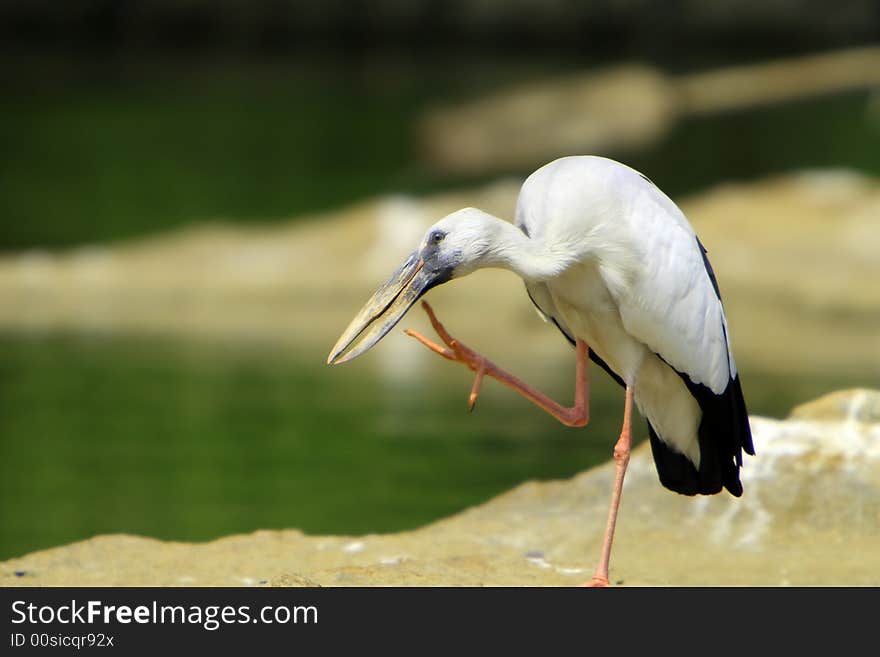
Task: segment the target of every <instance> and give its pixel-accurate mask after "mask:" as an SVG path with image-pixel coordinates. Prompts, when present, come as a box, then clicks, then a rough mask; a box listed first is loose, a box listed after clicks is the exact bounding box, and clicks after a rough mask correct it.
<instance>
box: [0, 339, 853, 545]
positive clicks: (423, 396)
mask: <svg viewBox="0 0 880 657" xmlns="http://www.w3.org/2000/svg"><path fill="white" fill-rule="evenodd" d="M0 351H2V354H3V357H2V359H0V407H2V409H3V411H2V419H0V437H2V440H0V527H2V528H3V531H2V532H0V558H6V557H10V556H14V555H18V554H23V553H25V552H28V551H32V550H35V549H40V548H46V547H50V546H54V545H58V544H62V543H66V542H70V541H74V540H79V539H83V538H87V537H89V536H93V535H95V534H102V533H114V532H130V533H135V534H143V535H148V536H154V537H158V538H165V539H174V540H207V539H211V538H214V537H217V536H222V535H225V534H229V533H234V532H247V531H252V530H256V529H260V528H285V527H298V528H301V529H303V530H305V531H307V532H311V533H324V532H333V533H362V532H377V531H393V530H399V529H405V528H412V527H416V526H419V525H421V524H424V523H426V522H430V521H432V520H435V519H437V518H440V517H443V516H445V515H448V514H450V513H454V512H456V511H459V510H461V509H464V508H466V507H468V506H470V505H473V504H476V503H479V502H482V501H484V500H486V499H488V498H489V497H491V496H492V495H495V494H497V493H500V492H502V491H504V490H506V489H508V488H511V487H512V486H515V485H517V484H519V483H521V482H523V481H525V480H528V479H552V478H561V477H569V476H572V475H574V474H576V473H578V472H580V471H582V470H583V469H585V468H587V467H589V466H590V465H593V464H596V463H599V462H601V461H603V460H605V459H607V458H608V457H609V455H610V452H611V448H612V446H613V444H614V441H615V439H616V437H617V432H618V431H619V423H620V421H621V413H622V403H623V396H622V393H621V391H620V390H619V389H618V388H617V387H616V386H615V385H614V384H613V383H611V382H610V381H609V380H608V379H607V377H605V376H604V374H602V373H600V372H598V370H595V372H596V375H595V377H594V383H593V391H592V406H591V409H592V419H591V422H590V425H589V426H588V427H586V428H584V429H567V428H565V427H562V426H560V425H558V424H557V423H556V422H555V421H554V420H552V419H551V418H549V417H548V416H546V415H545V414H544V413H543V412H541V411H539V410H537V409H535V408H534V407H532V406H531V405H530V404H528V403H527V402H526V401H525V400H522V399H520V398H518V397H516V396H515V395H514V394H513V393H511V392H510V391H507V390H506V389H503V388H501V387H500V386H497V385H494V384H493V383H492V382H489V383H488V384H487V385H486V387H485V391H484V393H483V395H482V397H481V399H480V402H479V405H478V407H477V409H476V410H475V411H474V412H473V413H468V412H467V410H466V409H465V403H464V399H465V396H466V393H467V391H468V389H469V386H470V381H469V378H468V376H467V373H466V372H464V370H461V371H460V372H454V370H455V369H456V368H449V366H448V365H447V364H445V363H442V362H439V361H438V362H437V363H436V365H435V369H432V370H431V372H430V374H431V376H428V377H426V378H425V379H424V380H419V381H417V382H414V383H412V384H409V385H406V386H400V387H394V386H391V385H384V384H382V383H381V381H380V380H377V379H374V378H372V377H371V376H368V375H367V374H364V373H363V370H360V371H361V372H362V373H361V374H360V375H359V376H352V374H351V371H350V370H346V369H345V368H328V367H326V366H323V365H322V364H321V361H322V358H321V356H322V354H318V355H316V356H315V357H314V358H310V359H309V361H308V362H304V361H303V360H302V359H298V358H296V357H293V356H289V355H287V354H286V353H284V351H283V350H282V349H281V348H277V347H276V348H270V347H268V346H267V347H257V346H250V347H245V346H241V345H238V346H236V345H230V344H210V343H209V344H202V343H194V342H185V341H170V340H160V339H147V338H143V339H135V338H106V337H104V338H99V337H83V336H79V337H75V336H69V335H68V336H65V335H49V336H40V337H35V336H21V335H4V336H3V337H2V338H0ZM568 374H569V373H565V375H564V376H562V375H561V376H560V377H559V379H560V380H559V382H558V384H556V385H555V386H554V387H552V388H550V389H549V392H550V393H551V394H553V395H554V396H556V397H557V398H558V399H560V400H567V399H570V397H571V390H570V388H569V383H570V377H569V376H568ZM743 377H744V383H745V387H746V395H747V397H748V401H749V405H750V408H751V410H752V411H753V412H755V413H760V414H765V415H782V414H784V413H785V412H787V410H788V409H789V408H790V407H791V406H792V404H794V403H797V402H799V401H802V400H804V399H809V398H811V397H814V396H817V395H819V394H822V393H824V392H827V391H829V390H833V389H835V388H838V387H842V386H845V385H852V383H853V382H852V381H848V380H846V379H844V378H843V377H841V378H840V379H837V380H835V379H833V378H827V379H821V380H818V379H809V378H804V377H786V376H783V375H779V374H774V375H771V374H767V373H762V372H749V371H748V370H747V371H746V372H744V373H743ZM637 426H638V429H637V432H638V434H639V435H644V425H643V424H642V423H641V421H640V423H639V424H638V425H637ZM658 485H659V484H658Z"/></svg>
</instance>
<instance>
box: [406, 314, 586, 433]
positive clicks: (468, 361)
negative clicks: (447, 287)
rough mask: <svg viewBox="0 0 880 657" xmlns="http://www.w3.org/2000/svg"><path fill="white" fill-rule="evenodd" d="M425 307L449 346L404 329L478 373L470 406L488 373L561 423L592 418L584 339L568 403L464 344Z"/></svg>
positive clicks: (580, 342) (572, 423) (581, 423)
mask: <svg viewBox="0 0 880 657" xmlns="http://www.w3.org/2000/svg"><path fill="white" fill-rule="evenodd" d="M422 308H424V309H425V312H426V313H427V314H428V318H429V319H430V320H431V325H432V326H433V327H434V330H435V331H436V332H437V335H439V336H440V339H441V340H443V342H444V344H446V347H443V346H441V345H439V344H436V343H434V342H432V341H431V340H429V339H428V338H426V337H425V336H423V335H422V334H421V333H417V332H416V331H413V330H410V329H406V331H405V333H406V334H407V335H409V336H410V337H413V338H415V339H416V340H418V341H419V342H421V343H422V344H423V345H425V346H426V347H428V349H430V350H431V351H433V352H435V353H438V354H440V355H441V356H443V357H444V358H446V359H448V360H452V361H456V362H459V363H464V364H465V365H467V366H468V367H469V368H470V369H471V370H472V371H473V372H474V373H475V374H476V376H475V378H474V385H473V387H472V388H471V394H470V398H469V400H468V403H469V405H470V407H471V408H473V407H474V404H475V403H476V401H477V396H478V395H479V394H480V386H481V385H482V383H483V379H484V378H485V377H487V376H489V377H492V378H493V379H497V380H498V381H500V382H501V383H503V384H504V385H506V386H507V387H508V388H511V389H513V390H515V391H516V392H518V393H519V394H521V395H522V396H523V397H525V398H526V399H528V400H529V401H531V402H532V403H534V404H536V405H537V406H539V407H541V408H543V409H544V410H545V411H547V412H548V413H549V414H550V415H552V416H553V417H555V418H556V419H557V420H559V421H560V422H562V424H564V425H566V426H570V427H582V426H584V425H585V424H587V422H589V420H590V406H589V396H590V379H589V373H588V370H587V358H588V356H589V347H587V344H586V343H585V342H584V341H583V340H577V371H576V373H575V393H574V397H575V398H574V406H572V407H570V408H569V407H566V406H562V405H561V404H558V403H557V402H555V401H553V400H552V399H550V397H548V396H547V395H545V394H544V393H543V392H541V391H540V390H537V389H535V388H533V387H532V386H530V385H528V384H527V383H525V382H524V381H522V380H520V379H518V378H517V377H515V376H514V375H513V374H510V373H509V372H506V371H505V370H503V369H501V368H500V367H498V366H497V365H495V364H494V363H493V362H492V361H490V360H489V359H488V358H486V357H485V356H483V355H481V354H478V353H477V352H475V351H473V350H472V349H470V348H468V347H466V346H464V345H463V344H461V342H459V341H458V340H456V339H455V338H453V337H452V336H451V335H449V333H448V332H447V331H446V329H445V328H444V326H443V324H441V323H440V321H439V320H438V319H437V316H436V315H435V314H434V311H433V310H432V309H431V306H430V305H428V302H426V301H423V302H422Z"/></svg>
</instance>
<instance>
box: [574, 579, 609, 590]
mask: <svg viewBox="0 0 880 657" xmlns="http://www.w3.org/2000/svg"><path fill="white" fill-rule="evenodd" d="M580 586H582V587H587V588H601V589H604V588H608V586H610V585H609V584H608V578H607V577H593V579H591V580H590V581H589V582H584V583H583V584H581V585H580Z"/></svg>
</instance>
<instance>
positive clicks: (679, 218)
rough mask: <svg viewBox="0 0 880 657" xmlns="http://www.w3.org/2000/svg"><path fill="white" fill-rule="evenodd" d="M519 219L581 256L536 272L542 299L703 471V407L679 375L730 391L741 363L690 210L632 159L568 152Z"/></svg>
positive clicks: (549, 246) (535, 186)
mask: <svg viewBox="0 0 880 657" xmlns="http://www.w3.org/2000/svg"><path fill="white" fill-rule="evenodd" d="M516 225H517V226H518V227H519V228H520V229H521V230H522V231H523V232H524V233H526V234H527V235H528V236H529V237H530V239H531V240H533V241H534V242H536V243H538V244H540V245H541V247H542V248H543V249H544V250H546V251H548V252H551V253H552V252H553V251H555V250H567V251H568V252H569V253H571V252H579V257H578V259H577V260H576V262H574V263H572V264H571V265H569V266H568V267H567V268H566V269H565V270H564V271H562V272H561V273H559V274H558V275H556V276H554V277H552V278H550V279H547V280H544V281H534V280H533V281H529V280H526V288H527V289H528V291H529V294H530V296H531V297H532V300H533V301H534V303H535V305H536V306H537V307H538V309H539V310H540V311H541V313H542V314H543V315H545V317H547V318H548V319H552V320H555V321H556V322H557V323H558V324H559V328H560V330H561V331H562V332H563V333H565V334H567V335H568V336H569V338H570V339H571V338H580V339H582V340H584V341H585V342H586V343H587V344H588V345H589V346H590V349H591V350H592V351H593V352H595V353H596V354H597V355H598V356H599V357H600V358H601V359H602V360H603V361H604V362H605V363H606V364H607V365H608V367H609V368H610V369H611V370H612V371H613V372H614V373H616V374H617V375H618V376H619V377H620V378H621V379H622V380H623V382H624V383H625V384H626V385H629V386H631V387H632V388H633V391H634V396H635V402H636V405H637V406H638V408H639V410H640V411H641V413H642V415H644V416H645V418H646V419H647V420H648V422H649V423H650V424H651V426H652V427H653V429H654V430H655V431H656V433H657V434H658V435H659V437H660V439H661V440H662V441H663V442H664V443H665V444H667V445H669V446H670V447H672V448H673V449H674V450H676V451H677V452H680V453H682V454H684V455H685V456H687V457H688V459H689V460H690V461H691V462H692V463H693V464H694V465H695V466H696V467H697V469H699V465H700V448H699V442H698V428H699V424H700V419H701V417H702V413H701V410H700V406H699V404H698V403H697V400H696V399H695V398H694V396H693V395H692V394H691V392H690V391H689V390H688V387H687V386H686V385H685V383H684V381H683V379H682V377H681V376H680V374H679V372H680V373H683V374H685V375H687V376H688V377H689V378H690V379H691V380H692V381H693V382H694V383H696V384H703V385H705V386H706V387H708V388H709V389H710V390H711V391H712V392H713V393H715V394H716V395H721V394H723V393H724V391H725V390H726V388H727V387H728V384H729V382H730V380H731V379H733V378H735V377H736V365H735V363H734V360H733V356H732V355H731V350H730V344H729V341H728V332H727V324H726V319H725V317H724V310H723V307H722V305H721V300H720V299H719V297H718V294H717V293H716V290H715V284H714V282H713V278H712V275H711V273H710V271H709V270H707V266H706V261H704V258H703V254H702V252H701V248H700V244H699V242H698V241H697V237H696V234H695V233H694V230H693V228H692V227H691V225H690V224H689V223H688V221H687V219H686V218H685V217H684V215H683V214H682V212H681V210H679V209H678V207H677V206H676V205H675V204H674V203H673V202H672V201H671V200H670V199H669V198H668V197H667V196H666V195H665V194H663V192H661V191H660V190H659V189H658V188H657V187H656V186H655V185H654V184H653V183H651V182H650V181H649V180H648V179H647V178H645V177H644V176H642V175H641V174H639V173H637V172H636V171H634V170H632V169H630V168H628V167H626V166H623V165H621V164H619V163H617V162H614V161H612V160H607V159H604V158H600V157H568V158H563V159H560V160H556V161H554V162H551V163H550V164H548V165H546V166H545V167H543V168H541V169H539V170H538V171H536V172H535V173H533V174H532V175H531V176H530V177H529V178H528V180H527V181H526V182H525V184H524V185H523V188H522V191H521V193H520V197H519V202H518V205H517V217H516ZM673 368H674V369H673Z"/></svg>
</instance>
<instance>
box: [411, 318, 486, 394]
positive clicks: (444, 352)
mask: <svg viewBox="0 0 880 657" xmlns="http://www.w3.org/2000/svg"><path fill="white" fill-rule="evenodd" d="M422 308H424V310H425V313H427V315H428V319H429V320H431V326H433V327H434V330H435V331H436V332H437V335H438V336H440V339H441V340H442V341H443V343H444V344H445V345H446V347H442V346H441V345H439V344H437V343H436V342H433V341H432V340H429V339H428V338H426V337H425V336H424V335H422V334H421V333H419V332H418V331H413V330H412V329H406V330H404V333H406V334H407V335H408V336H410V337H411V338H415V339H416V340H418V341H419V342H421V343H422V344H423V345H425V346H426V347H427V348H428V349H430V350H431V351H433V352H434V353H437V354H440V355H441V356H443V358H446V359H447V360H451V361H455V362H458V363H464V364H465V365H467V367H468V368H469V369H470V370H471V371H472V372H474V373H475V376H474V384H473V386H471V392H470V395H469V396H468V408H469V409H470V410H474V405H475V404H476V403H477V397H479V395H480V388H481V387H482V385H483V379H484V378H485V376H486V369H487V365H488V362H489V361H488V360H487V359H486V357H485V356H483V355H482V354H478V353H477V352H476V351H474V350H473V349H471V348H470V347H466V346H465V345H463V344H462V343H461V342H459V341H458V340H456V339H455V338H453V337H452V336H451V335H450V334H449V331H447V330H446V327H444V326H443V324H441V323H440V320H439V319H437V316H436V315H435V314H434V309H433V308H431V306H430V304H429V303H428V302H427V301H422Z"/></svg>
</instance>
